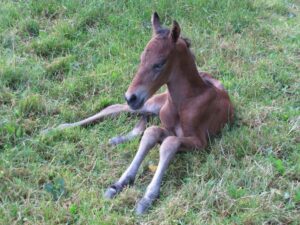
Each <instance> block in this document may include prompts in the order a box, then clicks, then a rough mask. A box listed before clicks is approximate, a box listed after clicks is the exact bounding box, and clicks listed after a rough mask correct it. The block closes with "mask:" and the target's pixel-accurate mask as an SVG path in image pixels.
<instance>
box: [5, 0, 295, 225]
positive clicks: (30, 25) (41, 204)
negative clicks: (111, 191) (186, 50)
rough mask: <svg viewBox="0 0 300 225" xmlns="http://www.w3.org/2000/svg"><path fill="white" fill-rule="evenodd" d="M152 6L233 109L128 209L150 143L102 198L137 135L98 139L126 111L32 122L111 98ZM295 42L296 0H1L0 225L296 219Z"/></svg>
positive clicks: (113, 131)
mask: <svg viewBox="0 0 300 225" xmlns="http://www.w3.org/2000/svg"><path fill="white" fill-rule="evenodd" d="M154 11H157V12H158V13H159V15H160V16H161V19H162V21H163V23H164V24H165V25H166V26H170V24H171V23H172V20H173V19H176V20H177V21H178V22H179V24H180V25H181V28H182V35H183V36H184V37H188V38H190V40H191V42H192V50H193V52H194V53H195V56H196V61H197V65H198V66H199V67H200V68H201V69H202V70H203V71H208V72H210V73H211V74H213V76H214V77H216V78H218V79H219V80H221V81H222V83H223V84H224V86H225V87H226V89H227V90H228V92H229V95H230V97H231V99H232V101H233V104H234V106H235V109H236V113H235V114H236V115H235V123H234V124H233V126H231V127H226V128H225V129H224V130H223V132H222V134H221V135H219V136H218V137H215V138H213V139H211V140H210V145H209V147H208V148H207V149H205V150H202V151H195V152H189V153H186V154H179V155H177V157H176V159H175V160H174V161H173V162H172V164H171V166H170V168H169V170H168V172H167V174H166V176H165V177H164V181H163V185H162V189H161V195H160V198H159V200H157V201H156V202H155V204H154V206H153V207H152V209H151V210H150V212H149V213H148V214H146V215H145V216H142V217H138V216H135V214H134V205H135V203H136V201H137V200H138V199H139V198H140V197H141V196H142V194H143V193H144V191H145V189H146V187H147V184H148V183H149V182H150V180H151V178H152V176H153V168H155V165H156V164H157V161H158V148H157V147H156V148H155V149H154V150H153V151H152V152H151V153H150V155H149V156H148V157H147V158H146V160H145V162H144V164H143V166H142V168H141V170H140V172H139V175H138V177H137V180H136V183H135V185H134V186H133V187H129V188H127V189H126V190H125V191H124V192H122V193H121V194H120V195H119V196H118V197H117V198H115V199H114V200H110V201H109V200H105V199H104V198H103V193H104V191H105V189H106V187H108V186H109V185H110V184H112V183H113V182H114V181H115V180H116V179H117V178H118V177H119V176H120V175H121V174H122V172H123V171H124V170H125V168H126V167H127V165H128V164H129V163H130V161H131V159H132V158H133V156H134V154H135V152H136V149H137V147H138V142H139V140H138V138H137V139H135V140H134V141H132V142H130V143H126V144H122V145H120V146H117V147H111V146H109V145H108V140H109V138H111V137H113V136H115V135H117V134H121V133H125V132H127V131H129V130H130V129H131V128H132V127H133V126H134V124H135V122H136V121H137V119H138V118H136V117H132V116H131V117H130V116H128V115H126V114H122V115H121V116H120V117H117V118H111V119H108V120H106V121H103V122H102V123H99V124H96V125H94V126H89V127H85V128H72V129H68V130H64V131H56V132H51V133H49V134H47V135H43V134H41V131H42V130H44V129H46V128H49V127H54V126H57V125H59V124H61V123H65V122H75V121H78V120H80V119H83V118H85V117H87V116H90V115H93V114H94V113H96V112H98V111H99V110H101V109H102V108H104V107H105V106H107V105H109V104H113V103H121V102H123V94H124V92H125V91H126V89H127V87H128V85H129V83H130V82H131V80H132V78H133V76H134V73H135V70H136V68H137V65H138V62H139V55H140V53H141V52H142V50H143V48H144V46H145V45H146V43H147V41H148V40H149V39H150V37H151V24H150V17H151V14H152V12H154ZM299 47H300V3H299V2H298V1H289V0H284V1H283V0H282V1H281V0H273V1H272V0H255V1H250V0H248V1H247V0H227V1H217V0H212V1H210V0H199V1H195V0H178V1H169V0H166V1H146V0H137V1H132V0H128V1H114V0H112V1H108V0H107V1H101V0H97V1H96V0H95V1H92V0H90V1H89V0H86V1H83V0H49V1H46V0H41V1H40V0H35V1H34V0H28V1H21V0H19V1H11V0H2V1H1V2H0V224H263V223H264V224H300V222H299V221H300V150H299V149H300V135H299V126H300V125H299V123H300V114H299V111H300V93H299V90H300V85H299V84H300V50H299V49H300V48H299ZM158 123H159V121H158V120H157V119H154V120H153V121H152V124H158Z"/></svg>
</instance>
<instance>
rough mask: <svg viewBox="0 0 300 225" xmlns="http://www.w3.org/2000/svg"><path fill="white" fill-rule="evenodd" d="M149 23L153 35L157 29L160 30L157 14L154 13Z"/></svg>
mask: <svg viewBox="0 0 300 225" xmlns="http://www.w3.org/2000/svg"><path fill="white" fill-rule="evenodd" d="M151 23H152V28H153V33H154V34H156V33H157V31H158V30H159V29H161V25H160V20H159V16H158V14H157V12H154V13H153V14H152V17H151Z"/></svg>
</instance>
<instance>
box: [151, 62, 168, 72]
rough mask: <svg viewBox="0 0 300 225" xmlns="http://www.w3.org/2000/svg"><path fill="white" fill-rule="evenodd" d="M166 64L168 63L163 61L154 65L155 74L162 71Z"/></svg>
mask: <svg viewBox="0 0 300 225" xmlns="http://www.w3.org/2000/svg"><path fill="white" fill-rule="evenodd" d="M165 63H166V60H164V61H162V62H160V63H157V64H154V65H153V70H154V71H155V72H159V71H161V69H162V68H163V67H164V65H165Z"/></svg>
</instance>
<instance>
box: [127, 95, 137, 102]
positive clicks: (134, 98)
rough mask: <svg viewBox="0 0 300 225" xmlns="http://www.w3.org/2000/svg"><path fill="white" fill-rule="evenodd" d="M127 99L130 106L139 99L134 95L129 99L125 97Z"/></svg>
mask: <svg viewBox="0 0 300 225" xmlns="http://www.w3.org/2000/svg"><path fill="white" fill-rule="evenodd" d="M125 99H126V101H127V103H128V104H132V103H134V102H135V101H136V100H137V97H136V95H135V94H133V95H131V96H130V97H129V98H126V97H125Z"/></svg>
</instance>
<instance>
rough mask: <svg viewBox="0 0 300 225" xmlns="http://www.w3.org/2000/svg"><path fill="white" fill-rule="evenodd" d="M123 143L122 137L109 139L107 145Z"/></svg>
mask: <svg viewBox="0 0 300 225" xmlns="http://www.w3.org/2000/svg"><path fill="white" fill-rule="evenodd" d="M123 142H124V138H122V136H117V137H113V138H111V139H109V144H110V145H118V144H121V143H123Z"/></svg>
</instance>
